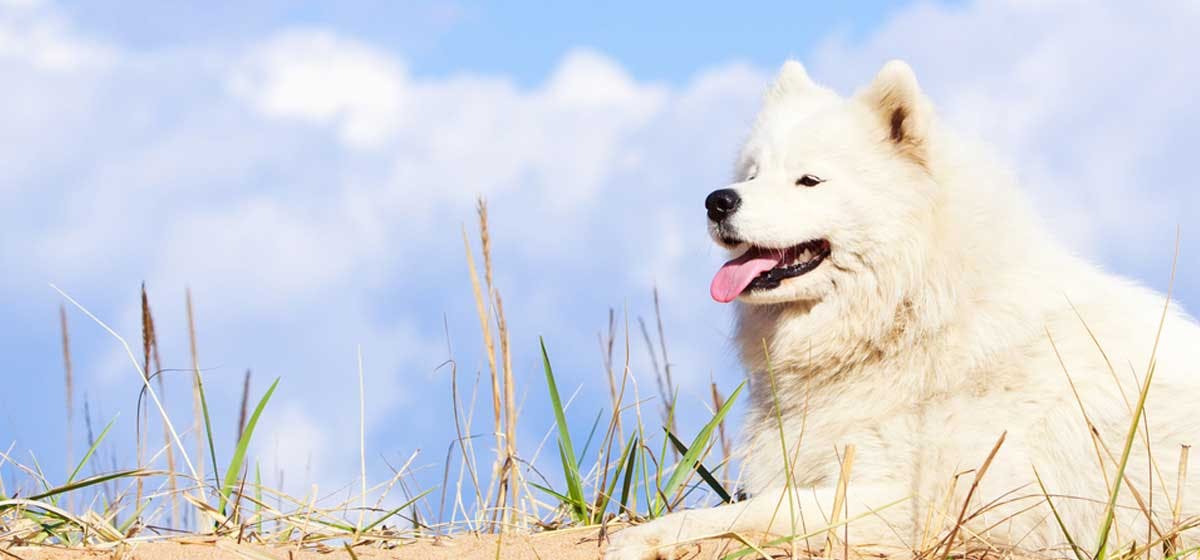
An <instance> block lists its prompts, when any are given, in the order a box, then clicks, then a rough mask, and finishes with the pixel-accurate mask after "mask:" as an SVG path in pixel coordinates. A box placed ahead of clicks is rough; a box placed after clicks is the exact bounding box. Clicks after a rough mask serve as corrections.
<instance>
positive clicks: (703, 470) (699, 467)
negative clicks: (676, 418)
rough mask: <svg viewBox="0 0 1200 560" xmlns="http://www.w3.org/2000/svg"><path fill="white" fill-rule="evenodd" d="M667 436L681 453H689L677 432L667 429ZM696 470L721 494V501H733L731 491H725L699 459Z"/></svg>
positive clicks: (725, 502) (714, 490)
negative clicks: (676, 435) (673, 432)
mask: <svg viewBox="0 0 1200 560" xmlns="http://www.w3.org/2000/svg"><path fill="white" fill-rule="evenodd" d="M667 437H669V438H671V443H672V444H673V445H674V446H675V449H678V450H679V452H680V453H683V454H684V455H687V452H688V448H687V446H685V445H684V444H683V442H682V441H679V438H677V437H675V434H672V433H671V430H667ZM696 472H697V473H698V474H699V475H700V478H701V479H703V480H704V482H705V483H706V484H708V487H709V488H712V490H713V492H716V493H717V496H720V498H721V503H723V504H728V503H731V502H733V498H731V497H730V496H729V492H727V491H725V487H724V486H722V485H721V483H720V482H717V479H716V478H715V477H713V475H712V473H711V472H709V470H708V469H707V468H705V467H704V464H703V463H701V462H699V461H697V462H696Z"/></svg>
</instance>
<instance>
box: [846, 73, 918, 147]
mask: <svg viewBox="0 0 1200 560" xmlns="http://www.w3.org/2000/svg"><path fill="white" fill-rule="evenodd" d="M859 98H860V99H861V100H862V101H863V102H864V103H865V104H866V105H867V107H868V108H869V109H870V110H871V111H872V112H874V113H875V114H876V115H877V116H878V117H879V119H880V122H881V123H882V124H883V127H884V130H886V131H887V138H888V141H890V142H891V143H893V144H895V145H896V147H897V148H899V149H900V150H901V151H902V152H904V153H906V154H908V155H909V156H911V157H913V158H914V159H916V160H918V161H922V160H923V159H924V156H925V153H924V145H925V139H926V135H927V133H928V127H929V121H930V119H931V118H932V108H930V106H929V101H928V100H927V99H926V98H925V95H924V94H923V93H921V87H920V86H919V85H918V84H917V76H916V74H914V73H913V71H912V68H909V66H908V65H907V64H905V63H904V62H901V61H899V60H892V61H890V62H888V63H887V64H884V65H883V68H882V69H881V70H880V71H879V74H877V75H876V76H875V81H873V82H871V85H869V86H867V88H866V89H865V90H863V92H862V93H861V94H859Z"/></svg>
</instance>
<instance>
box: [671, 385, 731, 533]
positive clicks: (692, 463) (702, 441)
mask: <svg viewBox="0 0 1200 560" xmlns="http://www.w3.org/2000/svg"><path fill="white" fill-rule="evenodd" d="M745 388H746V382H745V381H743V382H741V384H739V385H738V386H737V389H734V390H733V393H731V394H730V395H729V398H728V399H726V400H725V404H723V405H721V408H720V409H718V410H717V413H716V414H714V415H713V417H712V420H709V421H708V423H707V424H705V425H704V428H702V429H701V430H700V433H698V434H696V438H695V439H693V440H692V445H691V446H690V447H689V449H688V451H687V453H685V454H684V455H683V457H682V458H681V459H680V460H679V463H677V464H676V465H675V471H674V472H672V473H671V478H669V479H667V484H666V486H665V487H663V491H662V493H660V494H659V495H658V497H656V498H655V500H654V504H653V506H652V507H651V509H650V512H651V515H652V516H653V517H658V516H659V515H661V514H662V510H663V508H665V507H666V501H665V500H664V499H663V496H668V497H669V496H673V495H674V494H675V491H676V490H678V489H679V486H680V485H681V484H683V480H684V478H686V477H687V474H688V473H689V472H691V470H692V469H695V468H696V464H697V463H699V462H700V453H701V452H702V451H703V450H704V449H706V448H707V447H708V440H709V439H711V438H712V433H713V430H716V429H717V426H718V425H720V424H721V421H722V420H724V419H725V415H726V414H729V410H730V409H732V408H733V403H735V402H737V398H738V395H740V394H741V393H742V389H745Z"/></svg>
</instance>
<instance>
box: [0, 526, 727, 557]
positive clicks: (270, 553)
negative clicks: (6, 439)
mask: <svg viewBox="0 0 1200 560" xmlns="http://www.w3.org/2000/svg"><path fill="white" fill-rule="evenodd" d="M736 548H737V547H730V548H724V547H722V546H721V545H720V544H714V543H710V544H707V545H706V546H704V547H703V549H701V547H699V546H694V547H693V548H692V550H690V551H688V552H687V553H685V554H683V555H682V556H681V557H682V558H688V559H692V558H694V559H697V560H699V559H707V558H719V557H720V555H719V552H718V551H720V550H722V549H724V550H725V551H726V552H729V551H732V550H736ZM5 553H7V554H5ZM354 554H355V556H357V557H358V558H359V559H362V560H366V559H368V558H372V559H385V558H386V559H392V558H396V559H410V558H411V559H414V560H425V559H429V560H474V559H477V558H478V559H484V558H488V559H494V558H500V559H502V560H584V559H589V560H591V559H596V558H599V557H600V548H599V544H598V541H597V532H596V530H595V529H587V530H583V529H580V530H566V531H556V532H547V533H539V534H537V535H520V536H516V535H507V536H504V537H503V538H499V537H497V536H495V535H482V536H470V535H468V536H459V537H456V538H454V539H448V540H443V541H441V542H436V543H435V542H433V541H421V542H416V543H411V544H405V545H401V546H397V547H395V548H392V549H390V550H383V549H379V548H371V547H358V548H355V549H354ZM14 557H15V558H19V559H20V560H76V559H89V560H90V559H97V560H100V559H105V560H108V559H113V560H210V559H226V558H228V559H231V560H334V559H336V560H353V559H352V558H351V557H350V555H349V554H348V553H347V552H346V550H345V549H344V548H326V549H325V550H324V551H320V550H315V549H300V548H298V547H295V546H289V547H268V546H258V545H248V544H241V545H239V544H237V543H235V542H234V541H231V540H222V541H217V542H214V541H212V540H202V539H198V538H192V539H186V540H179V541H173V542H144V543H139V544H135V545H132V546H128V547H120V548H109V549H105V550H82V549H65V548H53V547H39V546H25V547H13V548H5V547H3V546H2V545H0V560H13V558H14Z"/></svg>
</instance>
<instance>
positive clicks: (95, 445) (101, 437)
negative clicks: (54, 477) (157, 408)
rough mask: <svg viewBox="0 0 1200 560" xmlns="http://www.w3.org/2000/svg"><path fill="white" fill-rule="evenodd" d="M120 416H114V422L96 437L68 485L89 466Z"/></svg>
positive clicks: (72, 474)
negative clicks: (89, 462) (88, 463)
mask: <svg viewBox="0 0 1200 560" xmlns="http://www.w3.org/2000/svg"><path fill="white" fill-rule="evenodd" d="M120 416H121V415H120V414H118V415H117V416H114V417H113V419H112V420H109V421H108V425H106V426H104V429H103V430H100V435H99V436H96V441H94V442H92V446H91V447H89V448H88V450H87V453H84V454H83V458H82V459H80V460H79V464H78V465H75V470H73V471H71V476H68V477H67V484H70V483H72V482H75V477H77V476H79V471H81V470H83V467H84V465H87V462H88V460H89V459H91V458H92V454H94V453H96V449H98V448H99V447H100V442H102V441H104V436H107V435H108V430H110V429H112V427H113V424H114V423H116V421H117V418H119V417H120Z"/></svg>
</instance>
